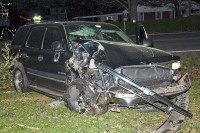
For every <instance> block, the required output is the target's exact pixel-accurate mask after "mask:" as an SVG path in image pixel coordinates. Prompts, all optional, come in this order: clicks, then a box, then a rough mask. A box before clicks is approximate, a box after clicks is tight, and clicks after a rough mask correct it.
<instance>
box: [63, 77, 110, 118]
mask: <svg viewBox="0 0 200 133" xmlns="http://www.w3.org/2000/svg"><path fill="white" fill-rule="evenodd" d="M97 97H98V93H97V92H95V91H94V90H91V88H90V87H89V85H87V83H86V82H84V81H83V80H76V81H74V82H72V83H71V84H70V86H69V88H67V92H66V94H65V95H64V101H65V104H66V106H67V107H68V108H69V109H70V110H73V111H75V112H78V113H83V114H87V115H96V114H104V113H106V112H107V110H108V104H107V103H105V104H101V105H97V103H96V99H97Z"/></svg>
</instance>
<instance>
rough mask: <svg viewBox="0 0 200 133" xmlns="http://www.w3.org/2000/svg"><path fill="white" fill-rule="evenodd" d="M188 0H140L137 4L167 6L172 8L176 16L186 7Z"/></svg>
mask: <svg viewBox="0 0 200 133" xmlns="http://www.w3.org/2000/svg"><path fill="white" fill-rule="evenodd" d="M188 2H189V0H141V1H140V2H139V4H141V5H145V6H151V7H162V6H168V7H169V8H172V9H174V11H175V15H176V17H181V16H182V15H183V13H184V12H185V10H186V8H187V7H188Z"/></svg>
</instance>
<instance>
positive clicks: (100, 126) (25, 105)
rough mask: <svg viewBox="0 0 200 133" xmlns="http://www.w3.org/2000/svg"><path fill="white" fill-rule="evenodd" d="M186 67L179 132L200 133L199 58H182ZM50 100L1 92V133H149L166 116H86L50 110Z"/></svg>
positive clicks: (135, 112) (129, 113)
mask: <svg viewBox="0 0 200 133" xmlns="http://www.w3.org/2000/svg"><path fill="white" fill-rule="evenodd" d="M182 61H183V63H184V65H185V67H184V68H183V71H188V72H189V74H190V75H193V76H191V78H192V88H191V89H190V91H189V93H190V111H191V112H192V113H193V115H194V116H193V118H192V119H189V118H187V119H186V121H185V123H184V124H183V126H182V128H181V131H180V132H183V133H189V132H190V133H197V132H200V106H199V103H200V98H199V96H200V89H199V87H200V74H199V72H198V71H199V70H200V56H199V55H190V56H183V60H182ZM52 101H53V99H50V98H48V97H45V96H43V95H40V94H38V93H35V92H31V93H24V94H22V93H15V92H14V93H5V91H0V132H1V133H27V132H29V133H133V132H134V131H137V132H150V131H152V130H154V129H156V127H158V126H159V125H160V124H162V123H163V122H164V121H165V119H166V118H167V116H168V115H166V114H164V113H163V112H153V113H140V112H139V111H138V110H131V109H123V110H121V113H114V112H110V111H108V112H107V113H106V114H104V115H99V116H86V115H81V114H78V113H75V112H72V111H70V110H68V109H67V108H66V107H60V108H50V107H49V106H48V104H49V103H51V102H52Z"/></svg>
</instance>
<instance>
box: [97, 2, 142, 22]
mask: <svg viewBox="0 0 200 133" xmlns="http://www.w3.org/2000/svg"><path fill="white" fill-rule="evenodd" d="M97 2H98V5H101V7H103V8H104V9H108V8H110V9H113V8H114V7H115V8H116V7H117V9H123V10H127V11H128V13H129V15H130V19H131V20H133V19H134V20H135V19H136V16H137V15H136V14H137V3H138V0H109V1H108V0H101V1H97Z"/></svg>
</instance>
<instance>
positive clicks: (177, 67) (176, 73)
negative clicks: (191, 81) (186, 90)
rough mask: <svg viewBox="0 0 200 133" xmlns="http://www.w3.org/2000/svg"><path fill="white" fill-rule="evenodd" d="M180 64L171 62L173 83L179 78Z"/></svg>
mask: <svg viewBox="0 0 200 133" xmlns="http://www.w3.org/2000/svg"><path fill="white" fill-rule="evenodd" d="M181 66H182V65H181V62H180V61H177V62H173V63H172V66H171V74H172V76H173V79H174V80H175V81H178V80H179V79H180V78H181Z"/></svg>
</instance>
